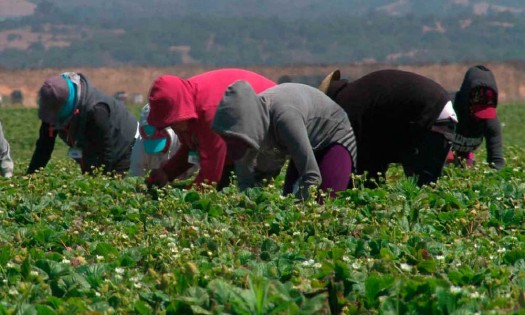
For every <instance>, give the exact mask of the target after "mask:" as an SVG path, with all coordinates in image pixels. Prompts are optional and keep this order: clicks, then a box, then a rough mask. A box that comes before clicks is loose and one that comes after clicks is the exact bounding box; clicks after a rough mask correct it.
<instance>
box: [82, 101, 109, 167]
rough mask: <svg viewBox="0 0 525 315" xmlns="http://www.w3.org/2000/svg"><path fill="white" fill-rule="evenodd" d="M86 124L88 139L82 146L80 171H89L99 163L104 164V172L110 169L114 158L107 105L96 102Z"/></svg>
mask: <svg viewBox="0 0 525 315" xmlns="http://www.w3.org/2000/svg"><path fill="white" fill-rule="evenodd" d="M86 125H87V126H88V128H87V130H86V131H85V132H86V134H87V139H88V141H87V143H86V145H85V147H84V148H82V166H83V169H82V171H83V172H90V171H91V170H92V168H93V167H99V166H101V165H104V173H106V172H108V171H111V168H112V167H113V165H114V164H115V162H116V159H115V156H114V153H113V146H112V144H113V143H112V140H113V139H112V135H111V123H110V121H109V107H108V105H106V104H104V103H99V104H96V105H95V106H94V107H93V112H92V113H91V115H90V116H88V117H87V123H86Z"/></svg>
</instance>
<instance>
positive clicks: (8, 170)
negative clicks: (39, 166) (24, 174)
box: [0, 123, 14, 177]
mask: <svg viewBox="0 0 525 315" xmlns="http://www.w3.org/2000/svg"><path fill="white" fill-rule="evenodd" d="M13 168H14V164H13V160H12V159H11V153H10V150H9V142H7V140H6V139H5V137H4V131H3V129H2V124H1V123H0V174H1V175H2V176H5V177H11V176H13Z"/></svg>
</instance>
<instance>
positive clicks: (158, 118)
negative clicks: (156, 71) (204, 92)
mask: <svg viewBox="0 0 525 315" xmlns="http://www.w3.org/2000/svg"><path fill="white" fill-rule="evenodd" d="M149 106H150V113H149V117H148V123H149V124H150V125H152V126H154V127H156V128H159V129H162V128H165V127H167V126H169V125H171V124H172V123H174V122H178V121H183V120H188V119H194V118H197V111H196V109H195V86H194V85H193V84H192V83H191V82H190V81H188V80H184V79H181V78H179V77H177V76H173V75H163V76H160V77H158V78H157V79H156V80H155V81H154V82H153V85H152V87H151V90H150V92H149Z"/></svg>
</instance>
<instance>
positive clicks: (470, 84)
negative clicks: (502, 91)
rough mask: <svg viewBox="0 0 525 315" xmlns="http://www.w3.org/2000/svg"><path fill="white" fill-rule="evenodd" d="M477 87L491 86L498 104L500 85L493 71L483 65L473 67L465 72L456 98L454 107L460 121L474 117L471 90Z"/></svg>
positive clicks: (495, 102) (495, 104)
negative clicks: (471, 109) (470, 100)
mask: <svg viewBox="0 0 525 315" xmlns="http://www.w3.org/2000/svg"><path fill="white" fill-rule="evenodd" d="M477 87H489V88H491V89H492V90H493V91H494V92H495V94H496V95H495V97H494V107H496V106H497V105H498V87H497V85H496V79H495V77H494V74H493V73H492V71H490V70H489V69H488V68H487V67H485V66H481V65H478V66H474V67H471V68H470V69H469V70H468V71H467V73H465V78H464V79H463V83H462V84H461V88H460V90H459V91H458V93H457V94H456V97H455V99H454V109H455V110H456V113H457V114H458V119H459V121H460V123H461V122H462V120H463V121H467V120H470V119H471V118H472V117H471V114H470V112H471V111H470V108H469V107H470V103H469V97H470V91H471V90H472V89H474V88H477Z"/></svg>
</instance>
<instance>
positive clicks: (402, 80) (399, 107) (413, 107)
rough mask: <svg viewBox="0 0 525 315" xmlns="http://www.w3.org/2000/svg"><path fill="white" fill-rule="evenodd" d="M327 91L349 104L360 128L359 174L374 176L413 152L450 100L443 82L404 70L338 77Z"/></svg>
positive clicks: (352, 119)
mask: <svg viewBox="0 0 525 315" xmlns="http://www.w3.org/2000/svg"><path fill="white" fill-rule="evenodd" d="M326 94H327V95H328V96H330V97H331V98H332V99H333V100H334V101H336V102H337V103H338V104H339V105H341V106H342V107H343V108H344V110H345V111H346V113H347V114H348V117H349V119H350V122H351V124H352V128H353V129H354V133H355V136H356V138H357V156H358V157H359V159H358V161H357V167H356V173H357V174H362V173H364V172H368V174H369V176H370V177H372V178H373V177H375V176H374V175H375V174H377V173H378V172H380V173H382V174H383V175H384V172H386V170H387V168H388V164H389V163H403V161H404V160H405V158H406V157H407V156H409V155H411V154H413V152H414V151H415V150H417V146H418V145H419V143H420V142H421V141H422V140H423V139H424V137H425V134H426V132H427V131H429V130H430V128H431V127H432V125H433V124H434V122H435V121H436V119H437V118H438V117H439V114H440V113H441V111H442V110H443V108H444V107H445V105H446V103H447V102H448V101H449V100H450V98H449V96H448V94H447V92H446V91H445V89H444V88H443V87H441V85H439V84H438V83H436V82H434V81H432V80H431V79H429V78H426V77H423V76H421V75H418V74H415V73H411V72H406V71H400V70H380V71H375V72H372V73H370V74H368V75H366V76H364V77H362V78H360V79H357V80H355V81H353V82H348V81H347V80H344V79H343V80H337V81H332V82H331V83H330V85H329V87H328V89H327V91H326ZM443 162H444V159H443ZM440 171H441V170H439V172H440ZM439 175H440V174H434V175H433V177H436V178H437V176H439Z"/></svg>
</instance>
